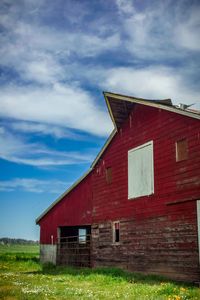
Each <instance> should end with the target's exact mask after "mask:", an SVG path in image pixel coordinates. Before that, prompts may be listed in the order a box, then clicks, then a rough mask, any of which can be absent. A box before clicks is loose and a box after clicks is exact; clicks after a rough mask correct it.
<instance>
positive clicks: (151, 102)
mask: <svg viewBox="0 0 200 300" xmlns="http://www.w3.org/2000/svg"><path fill="white" fill-rule="evenodd" d="M103 94H104V97H105V98H106V99H107V100H106V101H108V102H109V100H108V98H109V97H111V98H114V99H119V100H124V101H128V102H133V103H137V104H142V105H147V106H151V107H156V108H160V109H163V110H167V111H171V112H174V113H177V114H180V115H183V116H187V117H191V118H194V119H198V120H200V115H199V114H196V113H194V112H190V111H188V110H182V109H180V108H177V107H174V106H172V105H166V104H161V102H162V101H163V100H147V99H143V98H135V97H131V96H125V95H120V94H113V93H109V92H103ZM166 100H167V99H166ZM166 100H164V101H166ZM109 107H110V105H109ZM110 114H111V113H110ZM112 116H113V115H112ZM113 119H114V117H112V120H113ZM114 125H115V127H116V124H115V121H114Z"/></svg>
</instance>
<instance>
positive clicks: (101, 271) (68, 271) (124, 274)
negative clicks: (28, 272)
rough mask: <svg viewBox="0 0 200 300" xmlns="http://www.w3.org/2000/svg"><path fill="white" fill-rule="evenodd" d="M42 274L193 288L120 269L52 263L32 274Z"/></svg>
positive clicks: (160, 277) (166, 279) (155, 276)
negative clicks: (67, 265) (100, 276)
mask: <svg viewBox="0 0 200 300" xmlns="http://www.w3.org/2000/svg"><path fill="white" fill-rule="evenodd" d="M36 273H37V274H43V275H53V276H56V275H72V276H81V277H85V278H87V277H88V276H90V275H95V274H96V275H104V276H107V277H111V278H112V279H114V278H116V279H121V280H125V281H127V282H129V283H142V284H145V283H146V284H151V285H153V284H160V283H161V282H165V283H173V284H176V285H178V286H179V285H181V286H183V284H184V285H185V286H193V284H192V283H186V282H185V283H183V282H176V281H174V280H171V279H168V278H166V277H163V276H159V275H154V274H149V275H144V274H141V273H134V272H128V271H124V270H122V269H120V268H116V267H113V268H112V267H96V268H93V269H92V268H75V267H66V266H55V265H54V264H52V263H47V264H44V265H43V266H42V270H41V271H38V272H34V274H36Z"/></svg>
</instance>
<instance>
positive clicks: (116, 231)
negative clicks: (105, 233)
mask: <svg viewBox="0 0 200 300" xmlns="http://www.w3.org/2000/svg"><path fill="white" fill-rule="evenodd" d="M113 243H119V221H115V222H113Z"/></svg>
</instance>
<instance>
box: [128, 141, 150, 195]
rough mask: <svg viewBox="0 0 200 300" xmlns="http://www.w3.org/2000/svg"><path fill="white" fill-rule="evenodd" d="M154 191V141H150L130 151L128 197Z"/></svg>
mask: <svg viewBox="0 0 200 300" xmlns="http://www.w3.org/2000/svg"><path fill="white" fill-rule="evenodd" d="M153 193H154V169H153V141H150V142H148V143H145V144H143V145H141V146H139V147H136V148H134V149H131V150H129V151H128V198H129V199H131V198H136V197H141V196H147V195H151V194H153Z"/></svg>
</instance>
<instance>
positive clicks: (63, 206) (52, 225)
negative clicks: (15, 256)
mask: <svg viewBox="0 0 200 300" xmlns="http://www.w3.org/2000/svg"><path fill="white" fill-rule="evenodd" d="M91 195H92V194H91V175H88V176H87V177H86V179H85V180H84V181H82V182H81V183H80V184H79V185H78V186H77V187H76V188H75V189H73V190H72V191H71V192H70V193H69V194H68V195H67V196H65V197H64V198H63V199H62V200H61V201H60V202H59V203H58V204H57V205H55V206H54V207H53V208H52V209H51V210H50V211H49V212H48V213H47V214H46V215H45V216H44V217H43V218H42V219H41V220H40V222H39V224H40V226H41V229H40V243H41V244H51V235H53V237H54V243H56V239H57V227H59V226H76V225H89V224H91V220H92V218H91V213H92V206H91V205H92V202H91V199H92V196H91Z"/></svg>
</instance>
